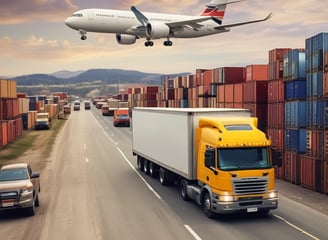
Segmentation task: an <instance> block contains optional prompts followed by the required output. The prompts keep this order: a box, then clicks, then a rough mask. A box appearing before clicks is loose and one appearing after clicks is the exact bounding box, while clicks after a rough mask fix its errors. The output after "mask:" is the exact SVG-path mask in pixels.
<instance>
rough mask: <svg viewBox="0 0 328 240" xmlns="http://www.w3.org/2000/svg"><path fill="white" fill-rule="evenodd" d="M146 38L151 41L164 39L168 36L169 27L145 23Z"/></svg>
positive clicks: (163, 24) (157, 23)
mask: <svg viewBox="0 0 328 240" xmlns="http://www.w3.org/2000/svg"><path fill="white" fill-rule="evenodd" d="M146 34H147V37H149V38H151V39H158V38H166V37H169V36H170V27H169V26H168V25H166V24H165V23H160V22H156V23H147V26H146Z"/></svg>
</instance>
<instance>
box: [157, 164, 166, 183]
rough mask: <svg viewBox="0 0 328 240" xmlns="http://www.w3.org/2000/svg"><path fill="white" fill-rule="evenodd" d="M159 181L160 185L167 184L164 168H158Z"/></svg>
mask: <svg viewBox="0 0 328 240" xmlns="http://www.w3.org/2000/svg"><path fill="white" fill-rule="evenodd" d="M159 181H160V183H161V184H162V185H167V177H166V170H165V169H164V168H160V169H159Z"/></svg>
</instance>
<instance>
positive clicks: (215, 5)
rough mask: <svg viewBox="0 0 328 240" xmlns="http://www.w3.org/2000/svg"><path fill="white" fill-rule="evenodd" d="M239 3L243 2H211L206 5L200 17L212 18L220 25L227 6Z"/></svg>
mask: <svg viewBox="0 0 328 240" xmlns="http://www.w3.org/2000/svg"><path fill="white" fill-rule="evenodd" d="M241 1H243V0H239V1H229V0H212V2H210V3H208V4H206V8H205V10H204V12H203V13H202V14H201V16H211V17H214V18H216V20H218V22H219V23H220V24H221V23H222V20H223V17H224V14H225V10H226V7H227V5H228V4H231V3H237V2H241Z"/></svg>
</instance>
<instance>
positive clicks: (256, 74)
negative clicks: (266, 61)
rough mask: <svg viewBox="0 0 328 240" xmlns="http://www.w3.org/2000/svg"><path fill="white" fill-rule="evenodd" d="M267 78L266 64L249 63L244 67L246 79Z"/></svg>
mask: <svg viewBox="0 0 328 240" xmlns="http://www.w3.org/2000/svg"><path fill="white" fill-rule="evenodd" d="M266 80H268V65H249V66H247V67H246V81H266Z"/></svg>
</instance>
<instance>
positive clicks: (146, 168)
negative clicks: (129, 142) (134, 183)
mask: <svg viewBox="0 0 328 240" xmlns="http://www.w3.org/2000/svg"><path fill="white" fill-rule="evenodd" d="M143 170H144V172H145V173H146V174H149V161H148V160H146V159H145V160H144V164H143Z"/></svg>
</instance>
